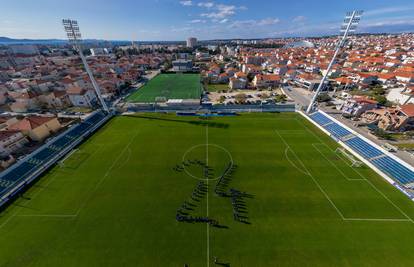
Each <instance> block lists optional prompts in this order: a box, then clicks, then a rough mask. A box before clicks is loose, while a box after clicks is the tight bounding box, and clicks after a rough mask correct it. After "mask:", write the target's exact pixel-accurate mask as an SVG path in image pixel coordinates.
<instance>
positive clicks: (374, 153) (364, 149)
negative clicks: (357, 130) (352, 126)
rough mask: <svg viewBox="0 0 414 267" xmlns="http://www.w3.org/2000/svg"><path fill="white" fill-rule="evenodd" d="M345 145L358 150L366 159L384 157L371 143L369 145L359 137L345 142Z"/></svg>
mask: <svg viewBox="0 0 414 267" xmlns="http://www.w3.org/2000/svg"><path fill="white" fill-rule="evenodd" d="M345 143H346V144H347V145H348V146H350V147H351V148H353V149H354V150H356V151H357V152H358V153H359V154H360V155H362V156H363V157H364V158H366V159H370V158H374V157H378V156H381V155H384V153H382V152H381V151H380V150H379V149H377V148H375V147H373V146H372V145H370V144H369V143H367V142H366V141H364V140H362V139H361V138H359V137H354V138H351V139H349V140H347V141H345Z"/></svg>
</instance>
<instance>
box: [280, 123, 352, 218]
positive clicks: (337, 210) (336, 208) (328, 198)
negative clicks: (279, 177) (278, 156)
mask: <svg viewBox="0 0 414 267" xmlns="http://www.w3.org/2000/svg"><path fill="white" fill-rule="evenodd" d="M276 133H277V135H278V136H279V137H280V139H281V140H282V141H283V143H284V144H285V145H286V146H287V147H288V148H289V149H290V150H291V151H292V153H293V154H294V155H295V157H296V158H297V159H298V161H299V163H300V164H301V165H302V166H303V167H304V169H305V170H306V172H307V173H308V176H309V177H310V178H312V181H313V182H314V183H315V184H316V186H317V187H318V188H319V190H320V191H321V192H322V194H323V195H324V196H325V198H326V199H327V200H328V201H329V203H331V205H332V207H333V208H334V209H335V210H336V212H337V213H338V214H339V216H340V217H341V219H342V220H343V219H345V217H344V215H343V214H342V212H341V211H340V210H339V209H338V207H336V205H335V203H334V202H333V201H332V200H331V198H330V197H329V196H328V194H327V193H326V192H325V190H323V188H322V187H321V186H320V184H319V183H318V181H316V179H315V178H314V177H313V175H312V174H311V173H310V172H309V170H308V168H306V166H305V165H304V164H303V162H302V161H301V160H300V158H299V157H298V156H297V155H296V153H295V151H294V150H293V149H292V148H291V147H290V146H289V144H288V143H287V142H286V140H285V139H284V138H283V137H282V135H281V134H280V133H279V132H278V131H277V130H276Z"/></svg>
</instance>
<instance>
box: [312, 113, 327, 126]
mask: <svg viewBox="0 0 414 267" xmlns="http://www.w3.org/2000/svg"><path fill="white" fill-rule="evenodd" d="M310 117H311V118H312V119H313V120H314V121H315V122H317V123H318V124H319V125H325V124H327V123H330V122H332V120H331V119H329V118H327V117H326V116H325V115H323V114H322V113H319V112H316V113H313V114H312V115H310Z"/></svg>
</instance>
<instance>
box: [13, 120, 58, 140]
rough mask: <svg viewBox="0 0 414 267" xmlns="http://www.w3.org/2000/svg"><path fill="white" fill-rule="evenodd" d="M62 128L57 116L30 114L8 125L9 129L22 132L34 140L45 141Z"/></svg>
mask: <svg viewBox="0 0 414 267" xmlns="http://www.w3.org/2000/svg"><path fill="white" fill-rule="evenodd" d="M61 128H62V126H61V124H60V122H59V121H58V119H57V117H41V116H29V117H26V118H24V119H21V120H20V121H18V122H17V123H15V124H13V125H11V126H9V127H8V130H11V131H19V132H22V133H23V134H24V135H25V136H28V137H30V138H31V139H32V140H34V141H43V140H44V139H46V138H47V137H49V136H50V135H51V134H53V133H55V132H57V131H59V130H60V129H61Z"/></svg>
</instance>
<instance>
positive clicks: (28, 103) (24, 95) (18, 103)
mask: <svg viewBox="0 0 414 267" xmlns="http://www.w3.org/2000/svg"><path fill="white" fill-rule="evenodd" d="M9 96H10V98H12V99H13V100H14V101H15V102H14V103H12V104H10V109H11V110H12V111H13V112H27V111H29V110H35V109H38V108H39V100H38V95H37V94H36V93H34V92H32V91H28V90H24V91H21V92H12V91H11V92H9Z"/></svg>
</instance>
